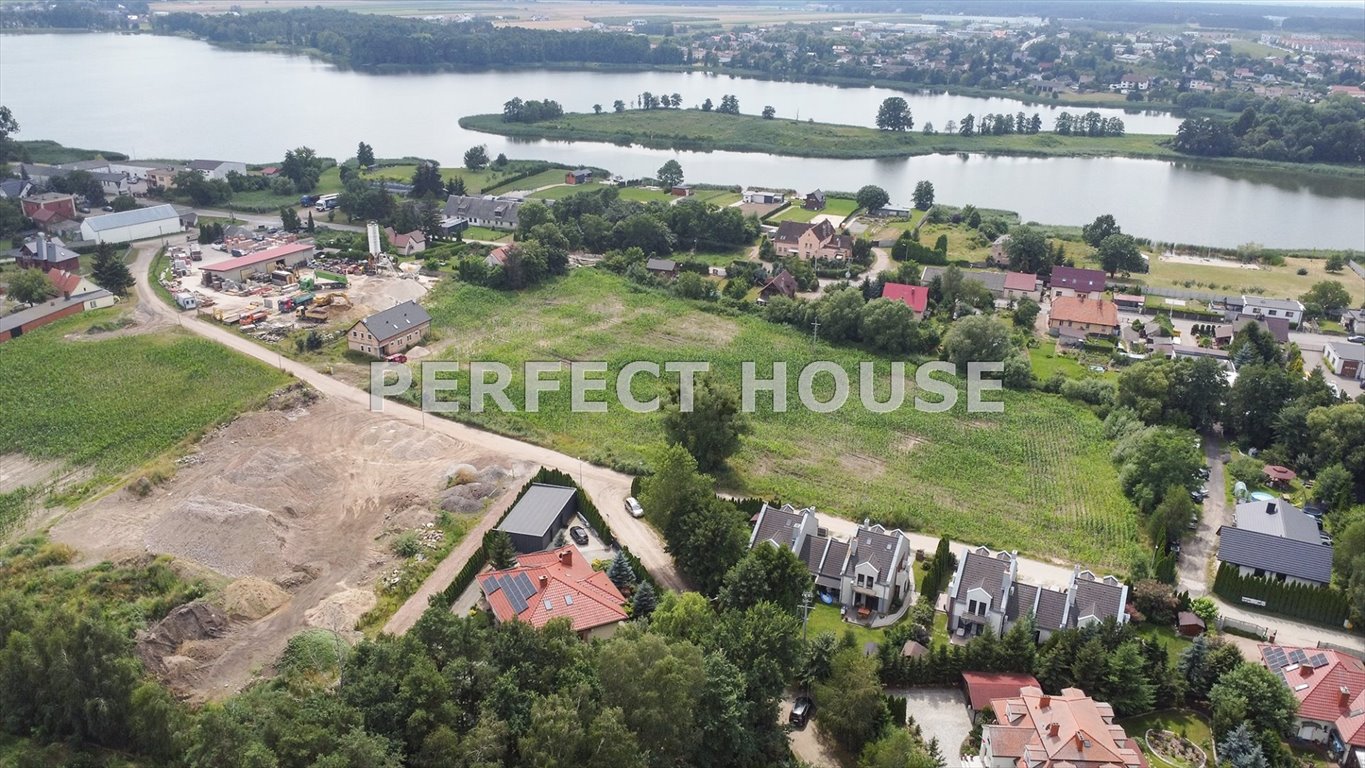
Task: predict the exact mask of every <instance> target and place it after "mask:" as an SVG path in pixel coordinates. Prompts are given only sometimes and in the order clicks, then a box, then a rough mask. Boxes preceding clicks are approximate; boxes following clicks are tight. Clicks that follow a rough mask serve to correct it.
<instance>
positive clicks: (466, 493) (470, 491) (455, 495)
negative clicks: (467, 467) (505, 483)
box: [437, 483, 498, 513]
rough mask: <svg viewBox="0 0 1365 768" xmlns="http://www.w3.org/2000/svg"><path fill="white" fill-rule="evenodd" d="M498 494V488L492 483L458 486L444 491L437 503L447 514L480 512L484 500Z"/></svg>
mask: <svg viewBox="0 0 1365 768" xmlns="http://www.w3.org/2000/svg"><path fill="white" fill-rule="evenodd" d="M497 492H498V486H496V485H492V484H490V483H468V484H466V485H457V486H455V487H454V488H447V489H446V490H444V491H442V492H441V495H440V496H438V497H437V503H438V504H440V506H441V509H444V510H445V511H447V512H456V513H468V512H478V511H479V510H481V509H483V500H484V499H486V498H488V497H489V496H492V495H493V494H495V493H497Z"/></svg>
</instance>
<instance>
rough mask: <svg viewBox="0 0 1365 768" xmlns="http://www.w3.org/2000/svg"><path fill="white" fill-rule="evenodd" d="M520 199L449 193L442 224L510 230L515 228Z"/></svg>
mask: <svg viewBox="0 0 1365 768" xmlns="http://www.w3.org/2000/svg"><path fill="white" fill-rule="evenodd" d="M521 205H522V204H521V201H520V200H509V199H507V198H502V197H492V196H485V197H473V196H470V195H451V196H450V197H449V198H447V199H446V207H445V219H444V220H443V221H442V226H443V227H445V228H447V229H450V228H459V227H460V225H461V224H463V225H464V226H470V227H487V228H488V229H504V230H512V229H516V228H517V212H518V211H519V210H520V209H521Z"/></svg>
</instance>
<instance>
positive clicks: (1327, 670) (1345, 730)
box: [1257, 644, 1365, 768]
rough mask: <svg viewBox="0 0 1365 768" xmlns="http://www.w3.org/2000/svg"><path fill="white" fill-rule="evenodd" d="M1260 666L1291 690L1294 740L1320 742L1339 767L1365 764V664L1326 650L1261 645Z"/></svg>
mask: <svg viewBox="0 0 1365 768" xmlns="http://www.w3.org/2000/svg"><path fill="white" fill-rule="evenodd" d="M1257 649H1258V650H1259V651H1260V653H1261V663H1262V664H1264V665H1265V667H1266V668H1267V669H1269V670H1270V671H1271V672H1274V673H1276V674H1278V675H1279V676H1280V677H1281V678H1282V679H1283V680H1284V682H1285V685H1287V686H1289V690H1291V691H1293V692H1294V698H1295V699H1296V700H1297V701H1298V703H1299V711H1298V713H1297V714H1296V716H1295V717H1296V721H1295V723H1294V736H1295V737H1296V738H1299V739H1302V740H1304V741H1308V742H1312V743H1315V744H1323V745H1325V746H1326V747H1327V751H1328V753H1329V754H1330V755H1331V756H1332V758H1333V759H1334V760H1335V761H1336V762H1337V763H1338V764H1340V765H1345V766H1351V768H1360V767H1361V766H1363V765H1365V663H1362V662H1361V660H1360V659H1357V658H1355V657H1354V656H1350V655H1348V654H1345V653H1342V652H1341V651H1338V650H1335V649H1331V648H1296V647H1293V646H1287V645H1269V644H1263V645H1260V646H1258V647H1257Z"/></svg>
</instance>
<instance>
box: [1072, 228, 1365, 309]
mask: <svg viewBox="0 0 1365 768" xmlns="http://www.w3.org/2000/svg"><path fill="white" fill-rule="evenodd" d="M1071 249H1072V244H1070V243H1068V244H1067V251H1068V252H1070V251H1071ZM1150 255H1151V256H1152V259H1151V271H1150V272H1148V273H1146V274H1135V275H1133V276H1132V279H1133V281H1134V282H1137V283H1141V284H1143V285H1155V286H1165V287H1168V288H1187V289H1190V290H1196V291H1206V292H1209V293H1218V294H1234V295H1238V294H1243V293H1256V294H1264V295H1266V296H1280V297H1286V298H1298V297H1299V296H1301V295H1303V294H1304V293H1305V292H1307V291H1308V289H1309V288H1312V287H1313V285H1314V284H1315V283H1319V282H1322V281H1323V280H1335V281H1337V282H1339V283H1341V284H1342V286H1343V287H1345V288H1346V290H1347V292H1348V293H1350V294H1351V300H1352V303H1353V304H1357V305H1358V304H1360V303H1361V302H1362V301H1365V280H1361V279H1360V278H1359V277H1358V276H1356V274H1355V273H1354V272H1352V271H1351V270H1349V269H1344V270H1342V271H1341V272H1338V273H1336V274H1332V273H1331V272H1328V271H1327V260H1326V259H1305V258H1293V257H1290V258H1287V259H1285V264H1284V266H1282V267H1277V266H1269V265H1265V264H1260V265H1256V267H1255V268H1253V269H1243V268H1242V267H1241V266H1240V265H1239V264H1238V263H1237V262H1235V261H1227V260H1219V261H1218V262H1216V263H1214V264H1182V263H1179V262H1172V261H1166V260H1164V259H1161V258H1159V257H1158V256H1157V255H1156V254H1150ZM1300 269H1303V270H1305V271H1306V274H1303V275H1300V274H1298V271H1299V270H1300Z"/></svg>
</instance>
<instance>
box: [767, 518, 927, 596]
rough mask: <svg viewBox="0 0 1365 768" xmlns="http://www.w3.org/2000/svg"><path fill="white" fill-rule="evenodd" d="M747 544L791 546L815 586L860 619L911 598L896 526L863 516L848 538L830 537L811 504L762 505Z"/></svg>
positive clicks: (910, 565)
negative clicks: (877, 523)
mask: <svg viewBox="0 0 1365 768" xmlns="http://www.w3.org/2000/svg"><path fill="white" fill-rule="evenodd" d="M753 522H754V530H753V533H752V534H750V537H749V547H750V548H751V549H752V548H753V547H756V546H759V545H762V544H770V545H772V546H776V547H783V548H785V549H789V550H791V552H793V553H794V554H796V556H797V557H799V558H801V561H802V562H804V563H805V564H806V568H807V570H809V571H810V574H811V577H812V579H813V580H814V582H815V589H816V591H817V592H819V593H820V594H822V595H824V596H826V597H828V598H829V599H830V600H831V601H837V602H838V603H839V604H840V605H841V606H843V607H844V608H845V609H846V610H849V611H853V612H856V613H858V615H860V616H863V617H869V616H873V615H882V614H888V613H893V612H894V611H895V610H896V608H897V607H899V606H900V605H902V604H903V602H904V601H905V600H908V599H910V598H911V596H913V594H914V590H915V582H914V558H913V557H912V556H911V551H910V540H909V539H908V538H907V537H906V536H905V534H904V533H903V532H901V531H900V530H899V529H887V528H883V527H882V526H880V525H870V524H869V523H868V521H866V520H864V521H863V523H862V524H861V525H859V526H858V528H857V531H856V532H855V533H854V535H853V537H852V538H849V539H847V540H845V539H841V538H838V537H834V536H831V535H830V534H829V532H828V531H827V530H826V529H824V528H822V527H821V526H820V519H819V518H818V517H817V516H816V514H815V509H814V508H806V509H797V508H796V507H793V506H792V505H790V504H784V505H783V506H782V507H772V506H769V505H767V504H764V505H763V508H762V509H760V510H759V512H758V514H757V515H755V516H754V520H753Z"/></svg>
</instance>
